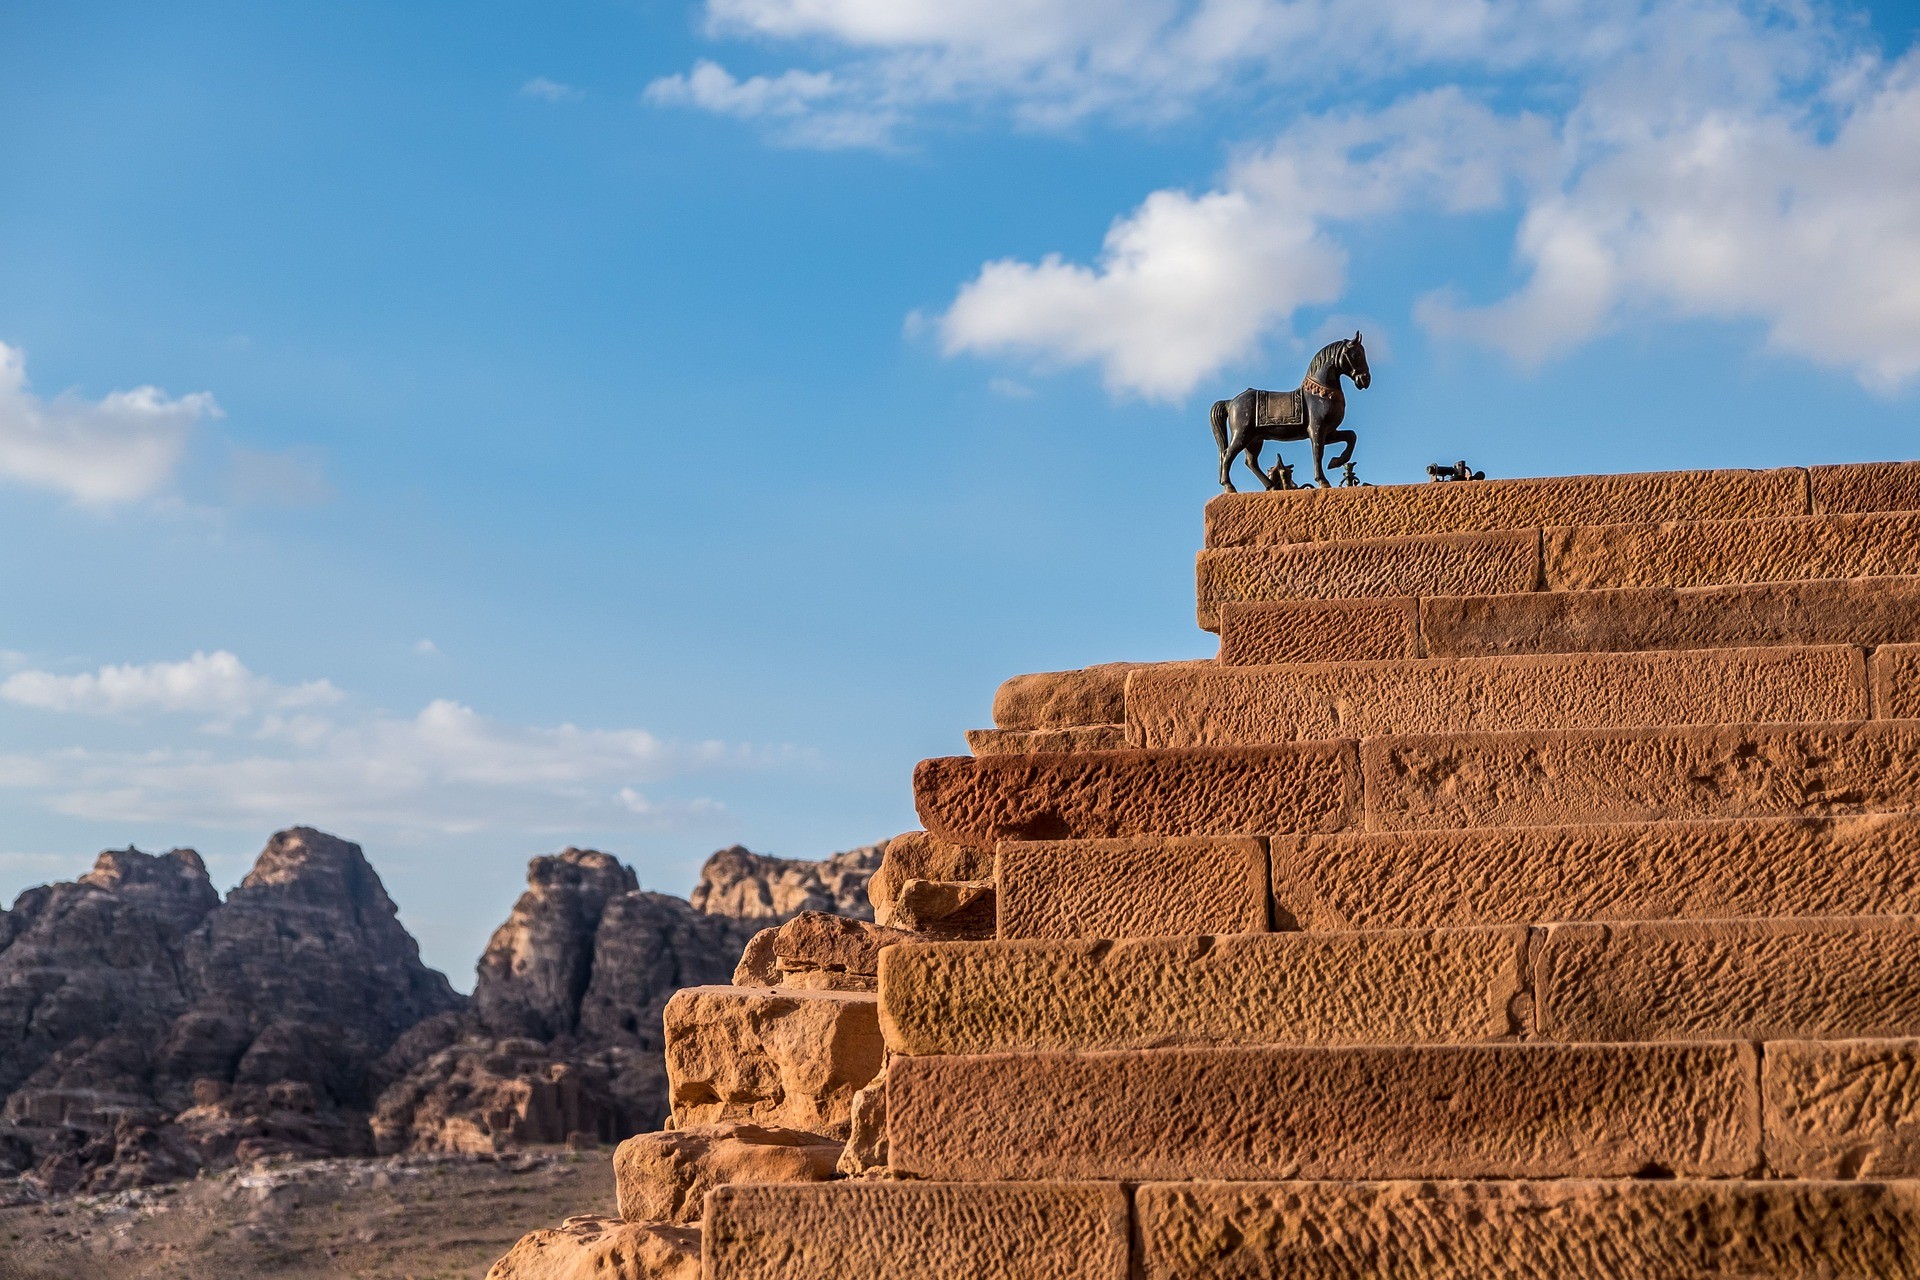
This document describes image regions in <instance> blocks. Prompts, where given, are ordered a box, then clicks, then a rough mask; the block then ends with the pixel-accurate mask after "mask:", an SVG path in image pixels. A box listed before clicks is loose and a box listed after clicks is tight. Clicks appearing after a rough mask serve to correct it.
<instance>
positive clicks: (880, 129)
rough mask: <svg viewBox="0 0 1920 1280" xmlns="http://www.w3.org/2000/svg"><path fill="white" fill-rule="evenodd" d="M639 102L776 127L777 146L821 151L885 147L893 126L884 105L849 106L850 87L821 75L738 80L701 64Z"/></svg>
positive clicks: (657, 84)
mask: <svg viewBox="0 0 1920 1280" xmlns="http://www.w3.org/2000/svg"><path fill="white" fill-rule="evenodd" d="M641 96H642V98H643V100H644V101H646V102H649V103H652V104H654V105H655V106H669V107H694V108H697V109H699V110H702V111H711V112H713V113H715V114H717V115H724V116H732V117H734V118H735V119H739V120H764V121H771V122H776V123H777V126H778V127H777V131H776V134H775V137H776V140H778V141H780V142H784V143H787V144H789V145H793V146H807V147H818V148H821V149H824V150H832V149H837V148H843V147H876V146H885V145H886V144H887V141H888V139H889V137H890V135H891V133H892V130H893V127H894V124H895V123H896V122H897V115H896V113H895V112H894V111H892V110H891V109H889V108H887V107H885V106H884V105H880V104H873V103H853V104H849V99H850V97H851V96H852V95H851V93H850V90H849V86H847V85H845V84H843V83H842V82H840V81H839V80H837V79H835V78H834V77H833V76H832V75H830V74H828V73H826V72H813V71H785V72H782V73H781V74H780V75H777V76H749V77H747V78H746V79H744V80H741V79H736V78H735V77H734V76H733V74H732V73H731V72H729V71H728V70H727V69H726V68H725V67H722V66H720V65H719V64H718V63H716V62H711V61H708V60H706V59H702V60H700V61H699V62H696V63H695V64H694V65H693V69H692V70H691V71H688V72H684V73H682V74H679V75H671V76H663V77H661V78H660V79H658V80H655V81H654V82H653V83H652V84H650V85H648V86H647V88H646V92H645V93H644V94H642V95H641ZM836 104H838V105H836Z"/></svg>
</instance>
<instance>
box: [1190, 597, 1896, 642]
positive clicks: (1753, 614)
mask: <svg viewBox="0 0 1920 1280" xmlns="http://www.w3.org/2000/svg"><path fill="white" fill-rule="evenodd" d="M1271 607H1274V606H1268V605H1260V606H1240V608H1243V609H1247V610H1253V609H1265V608H1271ZM1243 625H1249V623H1246V622H1243V621H1242V620H1241V617H1240V616H1239V615H1237V614H1236V615H1233V616H1230V617H1229V618H1228V621H1227V629H1226V631H1225V632H1224V633H1223V651H1224V649H1225V648H1229V647H1233V646H1234V645H1235V644H1236V641H1235V639H1234V632H1235V630H1236V628H1238V627H1240V626H1243ZM1420 640H1421V645H1422V646H1423V651H1424V652H1425V653H1426V654H1427V655H1428V656H1430V657H1435V658H1482V657H1498V656H1501V655H1503V654H1516V653H1586V652H1625V651H1628V650H1641V649H1731V648H1744V647H1750V646H1756V645H1789V644H1806V645H1819V644H1855V645H1882V644H1896V643H1902V642H1907V641H1920V579H1914V578H1813V579H1808V580H1806V581H1802V582H1752V583H1736V584H1734V585H1731V586H1717V587H1617V588H1614V589H1611V590H1601V591H1531V592H1521V593H1518V594H1513V595H1503V596H1436V597H1433V598H1431V599H1427V600H1422V601H1421V602H1420ZM1248 660H1252V659H1248Z"/></svg>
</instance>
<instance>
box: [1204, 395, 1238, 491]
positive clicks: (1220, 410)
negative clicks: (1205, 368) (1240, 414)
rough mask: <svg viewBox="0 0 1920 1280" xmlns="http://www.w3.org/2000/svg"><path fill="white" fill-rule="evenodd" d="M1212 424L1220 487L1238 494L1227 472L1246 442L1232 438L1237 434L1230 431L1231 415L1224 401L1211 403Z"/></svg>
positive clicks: (1231, 467)
mask: <svg viewBox="0 0 1920 1280" xmlns="http://www.w3.org/2000/svg"><path fill="white" fill-rule="evenodd" d="M1212 423H1213V442H1214V443H1215V444H1217V445H1219V446H1220V487H1221V488H1223V489H1225V490H1226V491H1227V492H1228V493H1238V492H1240V491H1239V490H1238V489H1236V488H1234V487H1233V477H1232V476H1231V475H1230V474H1229V472H1230V471H1231V470H1232V469H1233V459H1234V455H1235V454H1237V453H1239V452H1240V448H1241V446H1242V445H1243V444H1245V443H1246V442H1245V441H1243V440H1239V439H1235V438H1233V437H1235V436H1237V435H1238V433H1237V432H1234V431H1232V429H1231V423H1232V414H1231V411H1230V408H1229V406H1228V404H1227V402H1226V401H1225V400H1215V401H1214V402H1213V413H1212Z"/></svg>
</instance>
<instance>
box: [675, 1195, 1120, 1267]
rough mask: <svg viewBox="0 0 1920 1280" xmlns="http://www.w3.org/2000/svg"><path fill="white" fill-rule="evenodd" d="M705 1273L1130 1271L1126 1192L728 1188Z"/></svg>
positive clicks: (711, 1224) (713, 1220) (710, 1216)
mask: <svg viewBox="0 0 1920 1280" xmlns="http://www.w3.org/2000/svg"><path fill="white" fill-rule="evenodd" d="M705 1248H706V1266H707V1271H706V1280H846V1278H847V1277H854V1276H863V1277H864V1276H872V1277H881V1276H884V1277H886V1280H957V1278H959V1277H964V1278H965V1280H1127V1254H1128V1212H1127V1197H1126V1193H1125V1192H1124V1191H1122V1190H1121V1189H1120V1188H1119V1187H1118V1186H1116V1185H1114V1184H1111V1183H1107V1184H1099V1183H1033V1182H1023V1183H985V1184H982V1183H969V1184H964V1185H954V1184H940V1183H912V1182H880V1181H862V1182H840V1183H829V1184H826V1185H822V1186H793V1187H740V1186H735V1187H723V1188H721V1189H720V1190H718V1191H716V1192H715V1193H714V1195H713V1199H712V1201H711V1202H710V1203H709V1205H708V1210H707V1225H706V1244H705Z"/></svg>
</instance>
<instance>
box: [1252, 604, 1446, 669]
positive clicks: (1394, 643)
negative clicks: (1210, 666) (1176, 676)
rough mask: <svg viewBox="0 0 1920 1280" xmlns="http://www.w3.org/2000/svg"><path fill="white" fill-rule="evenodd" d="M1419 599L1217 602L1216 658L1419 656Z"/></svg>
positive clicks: (1287, 659)
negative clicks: (1217, 633) (1217, 635)
mask: <svg viewBox="0 0 1920 1280" xmlns="http://www.w3.org/2000/svg"><path fill="white" fill-rule="evenodd" d="M1419 609H1420V602H1419V601H1418V600H1416V599H1415V598H1413V597H1412V596H1407V597H1405V598H1403V599H1393V600H1269V601H1265V602H1263V603H1259V604H1252V603H1246V602H1238V603H1229V604H1222V605H1221V606H1220V611H1219V614H1220V661H1221V662H1222V663H1224V664H1230V665H1236V666H1254V665H1269V664H1272V663H1277V662H1366V661H1370V660H1384V659H1391V658H1417V657H1419V656H1420V613H1419Z"/></svg>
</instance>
